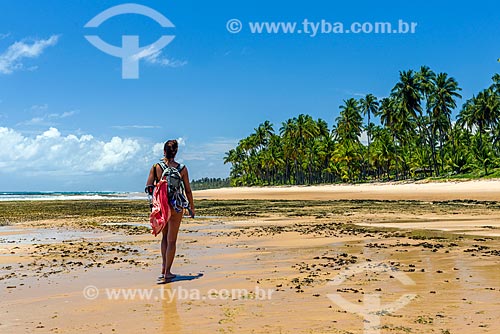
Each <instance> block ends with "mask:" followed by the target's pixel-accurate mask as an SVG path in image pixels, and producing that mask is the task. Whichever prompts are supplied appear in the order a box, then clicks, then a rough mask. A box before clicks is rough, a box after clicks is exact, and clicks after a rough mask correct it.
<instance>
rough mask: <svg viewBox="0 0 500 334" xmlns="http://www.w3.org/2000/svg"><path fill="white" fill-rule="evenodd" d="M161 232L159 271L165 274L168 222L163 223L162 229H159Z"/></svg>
mask: <svg viewBox="0 0 500 334" xmlns="http://www.w3.org/2000/svg"><path fill="white" fill-rule="evenodd" d="M161 233H162V238H161V259H162V263H161V273H162V274H163V275H164V274H165V268H166V267H167V247H168V239H167V236H168V223H167V224H166V225H165V227H164V228H163V230H162V231H161Z"/></svg>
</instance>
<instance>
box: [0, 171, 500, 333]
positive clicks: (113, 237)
mask: <svg viewBox="0 0 500 334" xmlns="http://www.w3.org/2000/svg"><path fill="white" fill-rule="evenodd" d="M499 185H500V183H499V182H498V181H488V182H471V183H454V184H418V185H415V184H403V185H397V186H389V185H375V186H374V185H361V186H343V187H341V186H323V187H299V188H293V187H290V188H272V189H262V188H251V189H248V188H247V189H229V190H228V189H224V190H213V191H212V190H211V191H201V192H196V195H195V196H196V198H197V199H198V200H200V199H202V198H218V199H235V198H242V199H255V198H262V199H301V200H305V199H350V198H353V199H361V198H362V199H375V200H377V201H381V200H383V199H391V200H392V199H412V200H417V199H420V200H424V201H426V202H422V203H420V202H374V201H370V202H363V201H360V202H357V201H353V202H338V203H336V202H332V203H328V204H324V205H322V204H321V203H315V204H314V205H316V207H310V206H308V204H307V203H302V204H300V202H297V203H295V204H293V206H291V207H290V209H285V210H281V211H279V210H278V207H279V205H280V204H276V207H277V209H276V210H270V211H269V212H265V213H262V211H258V210H255V212H256V213H255V214H254V216H249V217H227V218H217V217H201V218H197V219H194V220H192V219H186V220H185V221H184V222H183V225H182V229H181V233H180V235H179V241H178V255H177V258H176V262H175V264H174V268H173V269H174V272H176V273H178V274H180V275H182V277H181V279H180V280H178V281H174V282H171V283H169V284H165V285H156V284H155V282H154V281H155V278H156V275H157V274H158V271H159V258H158V246H159V245H158V242H159V240H158V238H153V237H152V236H150V235H148V234H147V233H132V234H130V233H124V231H123V230H122V229H117V230H113V229H105V228H101V227H99V226H96V227H95V228H94V229H91V230H89V229H86V230H81V229H78V228H76V227H74V226H73V225H71V226H73V227H71V228H68V226H67V222H65V221H64V220H61V219H52V220H51V219H49V220H44V221H43V222H42V223H36V224H34V223H32V222H29V221H27V222H24V223H19V224H15V225H12V226H7V227H1V228H0V259H1V261H0V289H1V291H2V299H1V302H0V314H1V316H0V333H9V334H10V333H75V332H79V333H137V332H140V331H143V332H149V333H151V332H161V333H369V332H368V331H364V326H371V325H376V321H377V319H378V320H380V324H379V326H378V327H376V329H373V328H372V329H371V330H372V331H371V332H370V333H376V332H379V333H437V334H446V333H464V332H465V333H492V334H493V333H495V334H496V333H499V332H500V323H499V322H498V315H499V314H500V283H499V282H500V265H499V264H500V251H499V250H500V239H499V238H498V230H499V229H500V226H499V221H500V207H499V205H498V203H492V202H491V203H475V202H458V203H453V202H450V203H435V204H432V203H429V201H436V200H453V199H457V196H459V197H458V198H461V199H465V198H470V199H476V200H477V199H487V200H489V201H496V200H498V195H499V193H500V192H499V190H498V189H499V187H498V186H499ZM393 187H394V188H393ZM445 189H449V191H452V192H448V193H447V192H446V191H445ZM450 189H452V190H450ZM457 194H458V195H457ZM467 194H469V195H467ZM351 195H352V196H351ZM238 196H239V197H238ZM243 203H245V202H243ZM228 205H229V204H228ZM234 205H237V203H236V204H235V203H231V206H234ZM302 205H304V208H303V210H301V206H302ZM287 210H288V211H287ZM301 211H302V212H303V214H297V213H300V212H301ZM123 219H124V220H123V221H117V222H118V223H126V222H127V220H126V218H123ZM33 225H37V226H33ZM379 226H386V227H395V228H397V229H389V230H386V229H380V227H379ZM414 229H418V231H413V232H406V231H411V230H414ZM427 230H438V232H434V231H427ZM439 230H441V231H439ZM356 268H357V269H358V270H357V271H356V270H354V271H349V269H351V270H352V269H356ZM87 286H95V287H96V288H97V289H98V292H99V295H98V296H97V297H96V298H95V299H86V298H85V297H84V291H86V292H87V293H92V292H94V291H93V290H92V289H93V288H90V290H89V289H87V290H85V288H86V287H87ZM257 287H258V290H256V288H257ZM111 288H116V289H130V290H129V291H136V293H138V292H137V291H139V290H137V289H140V291H141V293H151V296H150V297H148V296H146V295H143V297H142V298H141V297H140V296H138V295H136V297H135V298H131V297H130V296H129V297H128V298H126V297H125V296H124V295H123V294H122V295H120V296H119V297H117V298H109V297H108V295H107V294H109V293H110V291H111V290H109V289H111ZM213 289H216V290H213ZM224 289H226V290H227V291H224ZM232 289H246V290H247V292H246V293H244V291H236V292H235V293H236V294H231V290H232ZM263 290H264V291H266V293H267V295H266V296H269V295H270V296H271V297H270V299H260V297H263ZM115 291H120V290H115ZM255 291H257V295H256V294H255ZM121 293H123V292H121ZM238 293H239V294H238ZM259 294H260V295H259ZM198 297H199V298H198ZM377 303H380V304H381V305H382V306H379V307H378V308H379V309H381V311H380V312H378V313H375V314H371V316H372V318H370V319H369V320H370V321H371V322H367V321H365V320H364V316H361V315H359V314H355V313H353V312H351V311H349V308H356V309H357V310H358V312H361V313H362V312H363V309H362V308H363V307H368V308H372V309H375V308H377ZM391 303H392V304H393V305H395V306H394V307H393V309H392V310H390V309H388V308H387V307H386V308H384V307H383V306H384V305H387V304H391ZM403 304H405V305H403ZM374 315H378V316H379V317H377V316H375V317H374ZM368 317H370V315H368Z"/></svg>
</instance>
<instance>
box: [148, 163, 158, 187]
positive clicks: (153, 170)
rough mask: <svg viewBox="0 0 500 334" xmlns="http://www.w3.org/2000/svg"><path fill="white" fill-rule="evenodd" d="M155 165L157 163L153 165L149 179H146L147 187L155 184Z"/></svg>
mask: <svg viewBox="0 0 500 334" xmlns="http://www.w3.org/2000/svg"><path fill="white" fill-rule="evenodd" d="M155 167H156V164H155V165H153V167H151V170H150V171H149V175H148V180H147V181H146V187H147V186H154V184H155Z"/></svg>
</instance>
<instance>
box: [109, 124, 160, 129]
mask: <svg viewBox="0 0 500 334" xmlns="http://www.w3.org/2000/svg"><path fill="white" fill-rule="evenodd" d="M112 128H113V129H118V130H130V129H161V126H158V125H114V126H112Z"/></svg>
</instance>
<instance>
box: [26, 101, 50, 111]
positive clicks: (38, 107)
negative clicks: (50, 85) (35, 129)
mask: <svg viewBox="0 0 500 334" xmlns="http://www.w3.org/2000/svg"><path fill="white" fill-rule="evenodd" d="M47 109H49V105H48V104H47V103H44V104H34V105H32V106H31V107H30V108H29V109H28V110H29V111H34V112H39V111H46V110H47Z"/></svg>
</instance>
